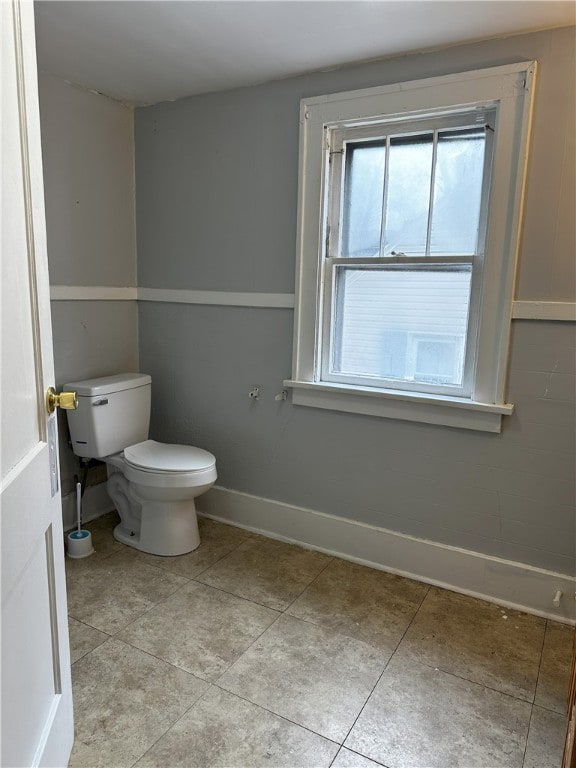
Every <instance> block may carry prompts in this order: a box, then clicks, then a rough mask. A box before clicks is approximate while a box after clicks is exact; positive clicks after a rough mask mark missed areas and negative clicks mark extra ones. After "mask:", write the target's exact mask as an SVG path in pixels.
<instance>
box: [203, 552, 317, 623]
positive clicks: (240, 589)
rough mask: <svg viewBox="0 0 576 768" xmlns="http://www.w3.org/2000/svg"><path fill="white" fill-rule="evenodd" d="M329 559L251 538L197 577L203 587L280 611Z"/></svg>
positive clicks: (314, 576) (314, 553)
mask: <svg viewBox="0 0 576 768" xmlns="http://www.w3.org/2000/svg"><path fill="white" fill-rule="evenodd" d="M330 559H331V558H330V557H329V556H328V555H323V554H322V553H320V552H312V551H311V550H309V549H303V548H302V547H296V546H294V545H293V544H286V543H284V542H281V541H273V540H272V539H264V538H261V539H254V540H249V541H246V542H244V544H242V545H241V546H240V547H238V549H237V550H235V551H234V552H232V554H230V555H228V556H227V557H225V558H224V559H223V560H220V562H218V563H216V565H213V566H212V568H209V569H208V570H207V571H205V572H204V573H203V574H202V575H201V576H199V577H198V578H199V581H202V582H203V583H204V584H209V585H210V586H212V587H217V588H218V589H223V590H225V591H226V592H231V593H232V594H234V595H238V596H239V597H244V598H246V599H247V600H253V601H254V602H256V603H261V604H262V605H266V606H267V607H268V608H274V609H275V610H277V611H283V610H284V609H285V608H287V607H288V606H289V605H290V603H291V602H292V601H293V600H294V598H296V597H298V595H300V594H301V593H302V591H303V590H304V589H305V588H306V587H307V586H308V584H310V582H311V581H312V580H313V579H315V578H316V576H318V574H319V573H320V571H321V570H322V569H323V568H324V567H325V566H326V564H327V563H329V562H330Z"/></svg>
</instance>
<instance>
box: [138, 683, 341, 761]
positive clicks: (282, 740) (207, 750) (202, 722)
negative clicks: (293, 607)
mask: <svg viewBox="0 0 576 768" xmlns="http://www.w3.org/2000/svg"><path fill="white" fill-rule="evenodd" d="M337 750H338V745H337V744H334V742H332V741H328V740H327V739H324V738H322V737H321V736H317V735H316V734H315V733H311V732H310V731H307V730H305V729H304V728H300V726H298V725H295V724H294V723H290V722H288V721H287V720H284V719H283V718H281V717H278V716H277V715H273V714H271V713H270V712H267V711H266V710H264V709H261V708H260V707H257V706H256V705H255V704H251V703H250V702H247V701H244V700H243V699H240V698H238V697H237V696H233V695H232V694H231V693H227V692H225V691H222V690H219V689H217V688H212V689H211V690H210V691H208V692H207V693H206V694H205V695H204V696H203V697H202V699H201V700H200V701H198V702H197V703H196V704H195V705H194V706H193V707H192V709H190V711H189V712H187V713H186V714H185V715H184V717H182V719H181V720H179V721H178V722H177V723H176V725H174V726H173V727H172V728H171V729H170V730H169V731H168V733H167V734H166V735H165V736H163V737H162V738H161V739H160V740H159V741H158V742H157V743H156V744H155V745H154V746H153V747H152V749H151V750H150V751H149V752H147V753H146V755H144V757H143V758H142V759H141V760H140V761H139V762H138V763H137V766H138V768H167V766H170V768H231V766H234V768H245V767H247V766H250V768H257V767H258V766H262V767H264V766H270V767H271V768H272V767H273V768H311V766H314V768H324V767H325V768H328V766H329V765H330V763H331V761H332V759H333V757H334V755H335V754H336V752H337Z"/></svg>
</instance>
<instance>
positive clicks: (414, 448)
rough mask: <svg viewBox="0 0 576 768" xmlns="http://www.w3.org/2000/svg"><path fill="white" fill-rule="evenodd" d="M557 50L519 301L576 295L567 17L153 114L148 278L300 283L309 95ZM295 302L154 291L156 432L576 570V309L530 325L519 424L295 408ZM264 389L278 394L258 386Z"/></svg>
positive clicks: (247, 479) (516, 356) (382, 521)
mask: <svg viewBox="0 0 576 768" xmlns="http://www.w3.org/2000/svg"><path fill="white" fill-rule="evenodd" d="M529 59H538V60H539V62H540V72H539V79H538V92H537V95H536V105H537V106H536V114H535V120H534V133H533V151H532V155H531V160H530V167H529V178H528V189H527V199H526V223H525V227H524V237H523V245H522V254H521V265H520V273H519V279H518V290H517V297H518V298H520V299H534V300H536V299H538V300H548V301H551V300H556V301H573V300H574V298H575V288H576V285H575V283H576V281H575V273H574V269H575V265H574V227H573V205H574V203H573V194H574V179H573V169H574V134H573V125H572V120H571V118H572V115H573V113H574V91H575V89H574V87H573V83H572V81H571V78H572V79H573V76H574V33H573V30H568V29H565V30H557V31H551V32H543V33H539V34H533V35H525V36H519V37H514V38H507V39H502V40H492V41H488V42H484V43H479V44H475V45H467V46H462V47H455V48H450V49H447V50H444V51H439V52H434V53H428V54H423V55H412V56H406V57H401V58H398V59H393V60H387V61H381V62H373V63H370V64H365V65H361V66H355V67H349V68H346V69H342V70H339V71H332V72H327V73H316V74H312V75H309V76H304V77H299V78H292V79H289V80H284V81H280V82H277V83H272V84H267V85H262V86H258V87H253V88H245V89H238V90H235V91H231V92H227V93H217V94H211V95H206V96H198V97H194V98H190V99H186V100H182V101H179V102H175V103H164V104H160V105H157V106H155V107H147V108H141V109H138V110H136V123H135V126H136V157H137V161H136V170H137V176H136V178H137V214H138V215H137V222H138V269H139V284H140V285H141V286H146V287H151V288H159V287H164V288H190V289H205V290H221V291H261V292H285V293H290V292H292V291H293V288H294V258H295V251H296V245H295V235H296V197H297V169H298V109H299V100H300V98H302V97H304V96H308V95H319V94H322V93H328V92H335V91H341V90H348V89H354V88H363V87H369V86H375V85H380V84H386V83H393V82H396V81H400V80H407V79H412V78H421V77H428V76H432V75H440V74H446V73H450V72H456V71H459V70H466V69H473V68H477V67H486V66H493V65H499V64H506V63H510V62H515V61H522V60H529ZM292 320H293V318H292V312H291V311H289V310H281V309H253V308H232V307H208V306H193V305H174V304H161V303H142V304H141V305H140V358H141V368H142V370H144V371H146V372H148V373H150V374H152V376H153V382H154V384H153V393H154V394H153V421H152V435H153V436H154V437H156V438H158V439H161V440H167V441H181V442H190V443H192V444H196V445H200V446H204V447H206V448H208V449H210V450H212V451H213V452H214V453H215V454H216V456H217V460H218V469H219V483H220V484H221V485H223V486H225V487H228V488H232V489H236V490H240V491H245V492H248V493H253V494H256V495H259V496H263V497H268V498H271V499H276V500H281V501H285V502H288V503H292V504H296V505H301V506H305V507H311V508H313V509H316V510H321V511H325V512H328V513H332V514H336V515H342V516H346V517H350V518H354V519H357V520H360V521H364V522H368V523H372V524H376V525H380V526H384V527H386V528H391V529H393V530H397V531H402V532H406V533H409V534H413V535H416V536H421V537H424V538H427V539H431V540H435V541H439V542H444V543H447V544H452V545H457V546H461V547H465V548H469V549H472V550H476V551H480V552H485V553H490V554H494V555H498V556H501V557H504V558H509V559H511V560H516V561H521V562H524V563H530V564H533V565H536V566H541V567H545V568H550V569H553V570H558V571H561V572H564V573H568V572H571V571H572V570H573V568H574V548H575V508H574V495H573V494H574V474H573V472H574V470H573V468H574V449H575V445H574V443H575V440H574V415H575V402H574V391H575V381H574V370H575V360H574V356H575V348H576V334H575V329H574V325H573V324H571V323H554V322H532V321H517V322H515V323H514V326H513V344H512V350H511V372H510V385H509V394H508V397H509V400H511V401H512V402H514V403H516V406H517V407H516V411H515V413H514V415H513V416H512V417H510V418H507V419H505V422H504V430H503V432H502V434H500V435H492V434H486V433H477V432H469V431H466V430H456V429H449V428H444V427H437V426H428V425H423V424H414V423H406V422H401V421H393V420H385V419H373V418H369V417H363V416H358V415H352V414H344V413H337V412H331V411H323V410H316V409H312V408H302V407H300V408H299V407H294V406H292V405H291V403H290V401H288V402H285V403H282V402H281V403H278V402H275V401H274V395H275V394H277V393H278V392H279V391H280V389H281V386H282V385H281V382H282V379H283V378H285V377H288V376H289V375H290V371H291V353H292ZM254 384H259V385H260V386H261V388H262V396H261V399H260V401H258V402H254V401H250V400H249V399H248V397H247V393H248V390H249V389H250V387H251V386H252V385H254Z"/></svg>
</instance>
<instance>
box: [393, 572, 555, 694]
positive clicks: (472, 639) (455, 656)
mask: <svg viewBox="0 0 576 768" xmlns="http://www.w3.org/2000/svg"><path fill="white" fill-rule="evenodd" d="M504 617H506V618H504ZM545 625H546V622H545V620H544V619H541V618H539V617H537V616H530V615H528V614H526V613H519V612H517V611H509V610H504V609H503V608H500V607H499V606H497V605H493V604H492V603H487V602H484V601H483V600H477V599H475V598H472V597H466V596H465V595H459V594H456V593H455V592H448V591H447V590H441V589H436V588H435V587H434V588H432V589H431V590H430V592H429V593H428V595H427V596H426V598H425V599H424V602H423V603H422V607H421V608H420V610H419V611H418V613H417V615H416V617H415V619H414V621H413V622H412V624H411V625H410V627H409V629H408V631H407V632H406V634H405V636H404V639H403V640H402V642H401V643H400V646H399V649H398V652H399V653H400V654H402V655H406V654H409V655H411V656H412V657H413V658H414V659H415V660H416V661H422V662H424V663H425V664H429V665H430V666H433V667H439V668H440V669H442V670H444V671H445V672H451V673H453V674H455V675H459V676H460V677H464V678H466V679H467V680H472V681H473V682H476V683H481V684H482V685H487V686H489V687H490V688H494V689H495V690H497V691H501V692H502V693H508V694H510V695H512V696H516V697H518V698H521V699H525V700H526V701H530V702H532V701H533V699H534V692H535V689H536V679H537V676H538V666H539V662H540V652H541V649H542V641H543V637H544V631H545Z"/></svg>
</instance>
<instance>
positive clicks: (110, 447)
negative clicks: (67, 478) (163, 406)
mask: <svg viewBox="0 0 576 768" xmlns="http://www.w3.org/2000/svg"><path fill="white" fill-rule="evenodd" d="M151 384H152V379H151V378H150V376H148V375H146V374H143V373H120V374H117V375H116V376H104V377H102V378H99V379H87V380H85V381H71V382H69V383H68V384H66V385H65V386H64V389H66V390H68V391H70V390H72V391H74V392H76V393H77V395H78V408H77V409H76V410H75V411H66V414H67V416H68V426H69V427H70V437H71V439H72V449H73V451H74V453H75V454H76V455H77V456H85V457H87V458H92V459H102V458H104V457H105V456H111V455H112V454H113V453H118V452H119V451H122V450H124V448H127V447H128V446H129V445H134V444H135V443H141V442H143V441H144V440H147V439H148V428H149V426H150V390H151Z"/></svg>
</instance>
